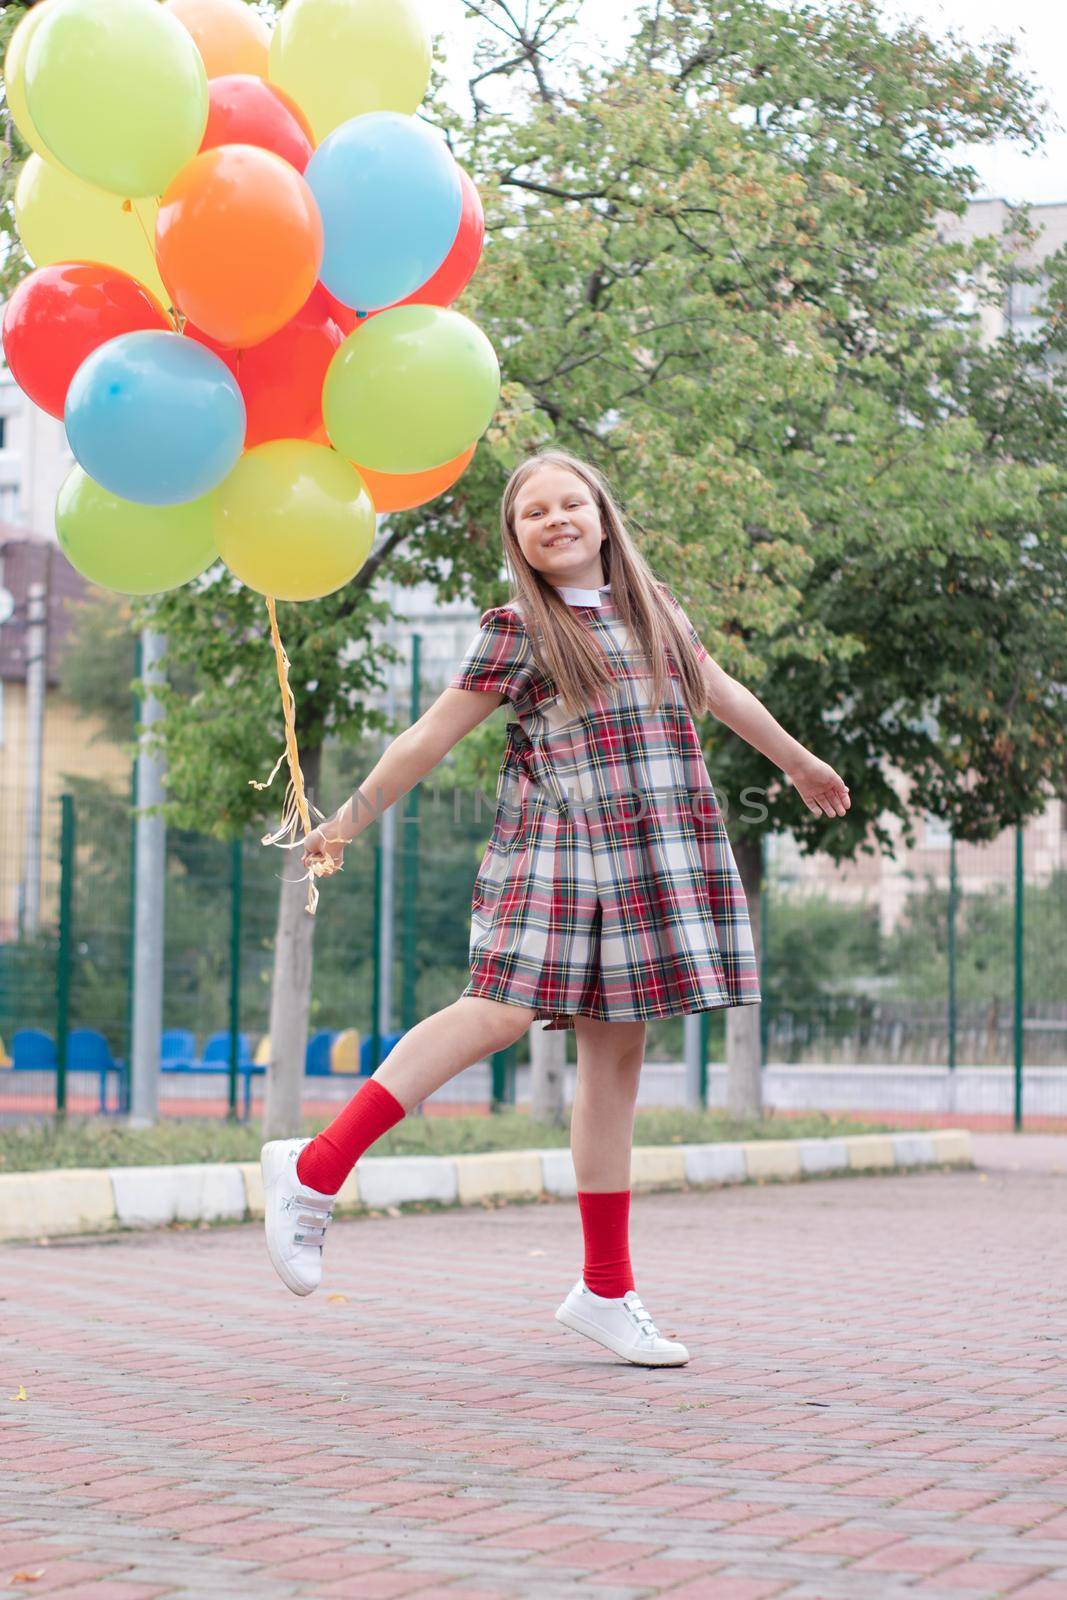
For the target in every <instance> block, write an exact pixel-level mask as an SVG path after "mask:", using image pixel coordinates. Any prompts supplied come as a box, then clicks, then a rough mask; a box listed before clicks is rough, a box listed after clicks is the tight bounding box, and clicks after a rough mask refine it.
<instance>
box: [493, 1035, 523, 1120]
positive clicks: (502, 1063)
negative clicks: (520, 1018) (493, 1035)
mask: <svg viewBox="0 0 1067 1600" xmlns="http://www.w3.org/2000/svg"><path fill="white" fill-rule="evenodd" d="M518 1049H519V1047H518V1045H517V1044H509V1045H506V1046H505V1047H504V1049H503V1050H494V1051H493V1054H492V1055H491V1056H490V1057H489V1061H490V1065H491V1066H492V1069H493V1088H492V1093H491V1099H490V1102H489V1110H490V1112H493V1113H496V1112H499V1111H503V1110H504V1108H505V1107H506V1106H509V1105H514V1104H515V1057H516V1055H517V1054H518Z"/></svg>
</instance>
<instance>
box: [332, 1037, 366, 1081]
mask: <svg viewBox="0 0 1067 1600" xmlns="http://www.w3.org/2000/svg"><path fill="white" fill-rule="evenodd" d="M330 1071H331V1073H333V1072H338V1073H350V1074H351V1073H358V1071H359V1033H358V1031H357V1030H356V1029H355V1028H345V1030H344V1031H343V1032H342V1033H339V1034H338V1035H337V1038H336V1039H335V1040H334V1041H333V1046H332V1048H331V1050H330Z"/></svg>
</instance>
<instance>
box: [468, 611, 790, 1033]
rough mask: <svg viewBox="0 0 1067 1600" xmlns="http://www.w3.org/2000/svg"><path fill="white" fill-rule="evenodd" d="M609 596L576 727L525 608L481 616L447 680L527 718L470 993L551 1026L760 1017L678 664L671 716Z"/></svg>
mask: <svg viewBox="0 0 1067 1600" xmlns="http://www.w3.org/2000/svg"><path fill="white" fill-rule="evenodd" d="M581 592H582V593H583V594H586V595H588V591H581ZM666 595H667V598H668V599H669V601H670V602H671V604H672V605H673V606H674V607H675V609H676V611H677V612H678V613H679V614H680V616H681V619H682V621H683V623H684V625H685V626H686V627H687V628H688V631H689V634H690V637H691V638H692V640H693V643H694V647H695V648H696V650H697V653H698V655H699V656H700V658H701V659H702V660H706V659H707V651H706V650H705V649H704V646H703V644H702V643H701V642H700V639H699V637H698V635H697V633H696V631H695V629H694V628H693V625H692V623H691V622H690V621H689V619H688V617H687V616H686V614H685V612H684V610H683V609H682V607H681V605H680V604H679V602H678V600H677V599H676V598H675V596H674V595H673V594H671V593H670V591H669V590H667V591H666ZM600 596H601V602H602V603H601V604H600V606H596V605H578V606H577V607H576V608H575V609H576V613H577V615H578V617H579V618H580V619H581V620H582V621H583V622H585V623H586V625H587V626H588V627H589V628H590V629H592V631H593V632H594V634H595V635H596V638H597V641H598V643H599V644H600V645H601V647H602V649H603V650H604V652H605V654H606V656H607V659H608V664H609V668H610V671H611V674H612V679H613V682H612V683H611V685H609V686H608V687H607V688H606V689H605V690H604V691H602V692H601V693H600V694H599V695H598V696H597V698H596V699H595V700H594V701H593V702H592V703H591V704H590V705H589V706H588V707H587V709H586V710H585V711H584V712H583V713H582V715H580V716H573V715H572V714H571V713H570V711H568V710H567V709H566V708H565V707H564V705H563V703H562V700H561V699H560V696H559V693H558V691H557V688H556V685H555V683H554V682H553V681H552V679H551V678H549V677H547V676H546V675H545V674H544V673H542V672H541V670H540V669H539V668H538V667H537V666H536V664H535V662H534V660H533V654H532V647H531V644H530V640H529V638H528V636H527V633H526V629H525V627H524V625H523V622H522V619H521V617H520V615H519V613H518V611H517V610H516V609H514V608H513V607H514V603H513V604H512V605H508V606H497V607H494V608H492V609H490V610H488V611H486V612H484V613H483V615H482V617H481V619H480V625H479V632H478V634H477V635H476V637H475V638H474V639H473V640H472V642H471V644H470V646H469V647H468V649H467V652H466V654H465V656H464V658H463V661H462V663H461V665H460V668H459V670H458V672H457V673H456V674H455V676H454V677H453V678H452V679H451V682H450V685H449V686H450V687H451V688H455V689H476V690H481V691H483V692H493V691H495V692H497V693H499V694H504V695H506V696H507V698H508V700H509V701H510V702H511V705H512V707H513V709H514V711H515V715H516V719H517V720H515V721H509V722H508V724H507V745H506V748H505V752H504V759H503V761H502V763H501V766H500V772H499V776H498V780H497V791H496V801H497V807H496V816H495V818H494V821H493V828H492V833H491V835H490V838H489V843H488V846H487V848H486V851H485V855H484V856H483V858H482V862H481V865H480V866H479V868H478V872H477V876H476V877H475V880H474V895H473V900H472V904H471V934H470V971H471V978H470V982H469V983H468V985H467V987H466V988H465V989H464V990H463V994H464V995H473V996H478V997H482V998H485V999H489V1000H499V1001H503V1002H505V1003H509V1004H511V1005H518V1006H530V1007H532V1008H533V1009H534V1012H535V1016H536V1017H537V1018H538V1019H547V1025H548V1027H550V1028H555V1029H560V1028H573V1027H574V1017H575V1015H578V1016H586V1017H598V1018H600V1019H601V1020H602V1021H607V1022H619V1021H632V1020H634V1019H635V1018H647V1017H671V1016H679V1015H683V1014H686V1013H691V1012H698V1011H711V1010H715V1009H718V1008H720V1007H723V1006H740V1005H756V1004H758V1003H759V1000H760V991H759V982H758V973H757V966H756V958H755V953H754V950H753V943H752V931H751V928H750V926H749V919H748V907H747V904H746V901H745V895H744V890H743V888H742V886H741V879H740V875H739V873H738V870H737V866H736V863H735V861H734V857H733V852H732V851H731V848H730V841H729V839H728V837H727V833H726V828H725V825H724V823H723V818H722V813H721V812H720V810H719V806H718V803H717V801H716V798H715V792H714V789H713V787H712V782H711V778H710V776H709V774H708V769H707V766H706V765H705V762H704V755H703V751H702V749H701V745H700V739H699V736H698V734H697V730H696V727H695V726H694V723H693V720H692V718H691V716H690V714H689V710H688V708H687V706H686V702H685V699H684V697H683V695H682V692H681V679H680V676H679V674H678V671H677V668H676V666H675V664H674V661H673V660H672V659H671V658H669V657H668V660H667V668H668V672H669V674H670V677H669V679H668V684H667V693H666V696H665V700H664V704H663V705H662V706H661V707H660V709H659V710H658V711H651V710H650V709H649V700H650V690H651V676H650V671H649V667H648V665H647V663H646V659H645V657H644V654H643V652H641V650H640V647H639V646H637V645H636V644H635V643H634V642H633V641H632V640H631V637H630V635H629V633H628V632H627V630H626V629H625V627H624V626H623V624H622V623H621V621H620V620H619V617H618V613H617V611H616V609H615V606H614V605H613V603H612V600H611V595H610V592H609V591H608V590H607V588H605V589H602V590H601V591H600Z"/></svg>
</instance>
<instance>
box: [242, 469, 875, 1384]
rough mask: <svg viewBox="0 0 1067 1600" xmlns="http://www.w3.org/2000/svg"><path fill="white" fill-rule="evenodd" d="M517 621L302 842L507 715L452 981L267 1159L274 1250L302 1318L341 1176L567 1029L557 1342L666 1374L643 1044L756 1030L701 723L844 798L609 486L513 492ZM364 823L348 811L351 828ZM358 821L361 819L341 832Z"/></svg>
mask: <svg viewBox="0 0 1067 1600" xmlns="http://www.w3.org/2000/svg"><path fill="white" fill-rule="evenodd" d="M501 532H502V537H503V541H504V553H505V557H506V559H507V563H508V567H509V569H510V571H511V574H512V576H513V579H514V586H515V590H516V593H515V596H514V598H513V599H512V600H511V601H509V602H508V604H507V605H504V606H497V607H494V608H492V609H490V610H489V611H486V612H485V613H484V614H483V616H482V618H481V622H480V629H479V632H478V634H477V636H476V637H475V638H474V640H473V641H472V643H471V645H470V647H469V649H468V651H467V654H466V657H465V658H464V660H463V662H462V664H461V666H460V668H459V671H458V672H457V673H456V675H455V677H454V678H453V679H452V680H451V683H450V684H449V686H448V688H446V689H445V691H444V693H443V694H441V695H440V697H439V698H438V699H437V701H436V702H435V703H434V704H433V705H432V706H431V707H430V709H429V710H428V711H427V712H426V713H425V715H423V716H422V717H420V718H419V720H418V722H416V723H415V724H414V725H413V726H412V727H410V728H408V729H407V730H406V731H405V732H403V733H401V734H400V735H399V736H398V737H397V738H396V739H394V740H393V742H392V743H391V745H390V746H389V748H388V750H387V751H386V752H385V754H384V755H383V756H382V758H381V760H380V761H379V762H378V764H377V766H376V767H375V768H374V770H373V771H372V772H371V773H370V775H369V776H368V778H367V779H366V782H365V783H364V785H363V787H362V789H360V790H357V791H356V793H355V794H354V795H353V796H352V798H351V799H350V800H348V801H346V802H345V804H344V805H343V806H342V807H341V809H340V811H338V812H337V813H336V814H335V815H334V816H333V817H331V818H329V819H328V820H327V821H326V822H324V823H323V824H322V826H321V827H319V828H316V829H315V831H314V832H313V833H312V834H310V835H309V837H308V839H307V840H306V842H305V847H304V855H303V861H304V864H305V866H308V867H310V866H311V864H312V862H314V861H315V860H316V859H320V858H322V857H324V856H325V855H326V854H327V853H328V854H329V855H330V856H332V857H333V858H334V860H335V861H337V862H338V863H339V862H340V860H341V857H342V854H343V851H344V846H345V845H346V844H347V843H348V842H349V841H350V840H352V839H354V838H356V837H357V835H358V834H359V833H360V832H361V831H362V830H363V828H365V827H366V826H367V825H368V824H369V823H370V822H371V821H372V820H373V819H374V816H375V814H376V809H377V811H379V812H380V811H381V810H382V809H384V808H385V807H386V806H389V805H392V804H393V803H394V802H395V801H396V800H397V799H399V798H400V796H402V795H404V794H406V793H407V792H408V790H409V789H411V788H412V787H413V786H414V785H415V784H416V783H418V782H420V780H421V779H423V778H425V777H426V775H427V773H429V772H431V771H432V770H433V768H434V767H435V766H436V765H437V763H438V762H439V761H440V760H441V758H442V757H443V756H444V755H445V754H446V753H447V752H448V751H449V750H451V748H452V747H453V745H455V744H456V743H457V742H458V741H459V740H460V739H462V738H463V737H464V736H465V735H466V734H468V733H469V732H470V731H471V729H472V728H474V727H476V726H477V724H478V723H480V722H482V721H484V719H485V718H486V717H487V716H489V715H490V714H491V713H492V712H493V711H495V710H496V708H497V707H498V706H499V705H501V704H502V703H503V701H504V700H509V701H510V702H511V705H512V707H513V708H514V711H515V715H516V718H517V720H516V721H512V722H509V723H508V726H507V734H508V739H507V748H506V751H505V754H504V760H503V763H502V765H501V768H500V775H499V780H498V784H497V811H496V817H495V820H494V823H493V829H492V833H491V836H490V839H489V844H488V847H487V849H486V852H485V856H484V858H483V860H482V863H481V866H480V867H479V869H478V874H477V877H476V879H475V884H474V900H473V905H472V915H471V937H470V968H471V980H470V982H469V983H468V985H467V987H466V988H465V989H464V991H463V993H462V994H461V995H460V997H459V999H458V1000H456V1001H455V1003H454V1004H453V1005H451V1006H447V1007H446V1008H445V1009H444V1010H443V1011H439V1012H437V1013H436V1014H435V1015H434V1016H431V1017H427V1018H426V1019H425V1021H423V1022H420V1023H419V1024H418V1026H417V1027H415V1028H412V1029H411V1030H410V1032H408V1033H406V1034H405V1035H404V1037H403V1038H402V1039H401V1040H400V1041H399V1042H398V1043H397V1044H396V1045H395V1046H394V1047H393V1049H392V1050H391V1051H390V1053H389V1056H388V1058H387V1059H386V1060H385V1061H384V1062H383V1063H382V1065H381V1066H380V1067H379V1068H378V1070H377V1071H376V1072H375V1074H374V1076H373V1077H372V1078H370V1079H368V1081H367V1082H366V1083H365V1084H364V1085H363V1087H362V1088H361V1089H360V1090H359V1092H358V1093H357V1094H356V1095H355V1096H354V1097H353V1098H352V1100H351V1101H350V1102H349V1103H348V1105H347V1106H346V1107H345V1108H344V1109H343V1110H342V1111H341V1113H340V1115H339V1116H337V1117H336V1118H335V1119H334V1121H333V1122H331V1123H330V1125H329V1126H328V1127H327V1128H325V1129H324V1130H323V1131H322V1132H321V1133H320V1134H319V1135H318V1137H317V1138H315V1139H310V1140H307V1139H281V1140H274V1141H272V1142H271V1143H269V1144H266V1145H264V1147H263V1155H262V1166H263V1178H264V1189H265V1197H266V1231H267V1247H268V1250H269V1252H270V1257H271V1260H272V1262H273V1263H274V1266H275V1268H276V1269H277V1271H278V1273H279V1275H280V1277H281V1278H282V1280H283V1282H284V1283H286V1284H287V1285H288V1287H289V1288H290V1289H292V1290H293V1292H294V1293H296V1294H310V1293H311V1292H312V1290H313V1289H315V1288H316V1287H317V1286H318V1283H319V1281H320V1278H321V1274H322V1247H323V1241H324V1238H325V1234H326V1227H327V1224H328V1223H329V1221H330V1218H331V1216H332V1210H331V1207H332V1204H333V1201H334V1200H335V1199H336V1196H337V1192H338V1190H339V1189H340V1188H341V1185H342V1184H343V1182H344V1181H345V1179H346V1177H347V1176H348V1174H349V1173H350V1172H351V1170H352V1168H353V1166H354V1165H355V1163H356V1162H357V1161H358V1160H359V1158H360V1156H361V1155H363V1153H364V1152H365V1151H366V1150H368V1149H369V1148H370V1146H371V1145H372V1144H374V1142H375V1141H376V1140H377V1139H379V1138H380V1137H381V1136H382V1134H384V1133H385V1132H386V1131H387V1130H388V1129H389V1128H391V1127H393V1126H394V1125H395V1124H396V1123H398V1122H399V1121H400V1120H401V1119H402V1118H403V1117H404V1116H406V1115H407V1113H408V1112H409V1111H411V1110H412V1109H413V1108H414V1107H415V1106H416V1105H418V1104H419V1103H420V1102H421V1101H423V1100H425V1099H426V1098H427V1096H429V1095H432V1094H433V1093H434V1091H435V1090H436V1089H439V1088H440V1087H441V1085H442V1084H444V1083H447V1082H448V1080H449V1079H450V1078H452V1077H454V1076H455V1075H456V1073H458V1072H462V1071H464V1069H465V1068H467V1067H469V1066H471V1065H472V1064H473V1063H474V1062H476V1061H481V1060H484V1059H485V1057H487V1056H488V1055H491V1054H492V1052H493V1051H496V1050H502V1049H504V1048H506V1047H507V1046H508V1045H510V1044H513V1043H514V1042H515V1040H517V1039H518V1038H519V1037H520V1035H522V1034H523V1033H524V1032H525V1031H526V1029H527V1028H528V1027H529V1026H530V1023H531V1022H533V1021H534V1020H535V1019H541V1018H543V1019H546V1020H547V1024H548V1026H549V1027H550V1028H573V1029H574V1031H575V1035H576V1046H577V1057H578V1078H577V1087H576V1092H575V1098H574V1105H573V1108H572V1115H571V1150H572V1152H573V1157H574V1170H575V1177H576V1180H577V1194H578V1208H579V1213H580V1216H581V1224H582V1232H583V1237H584V1254H585V1259H584V1268H583V1272H582V1275H581V1277H580V1278H579V1279H578V1282H577V1284H576V1285H575V1287H574V1288H573V1289H572V1290H571V1292H570V1294H569V1295H568V1296H567V1298H566V1299H565V1300H564V1302H563V1304H562V1305H561V1306H560V1308H559V1310H558V1311H557V1312H556V1318H557V1320H558V1321H559V1322H561V1323H563V1324H564V1325H565V1326H566V1327H568V1328H572V1329H574V1330H575V1331H577V1332H579V1333H583V1334H586V1335H588V1336H589V1337H590V1338H592V1339H595V1340H597V1342H598V1343H600V1344H602V1345H604V1346H605V1347H606V1348H607V1349H609V1350H612V1351H614V1352H615V1354H616V1355H618V1356H621V1357H623V1359H625V1360H627V1361H631V1362H634V1363H635V1364H637V1365H640V1366H679V1365H682V1364H683V1363H684V1362H686V1361H688V1359H689V1354H688V1351H687V1350H686V1348H685V1346H684V1345H682V1344H679V1343H677V1342H676V1341H672V1340H670V1339H665V1338H663V1337H662V1335H661V1334H660V1333H659V1330H658V1329H657V1327H656V1325H655V1323H654V1322H653V1320H652V1318H651V1317H650V1316H649V1314H648V1312H647V1311H646V1310H645V1308H644V1306H643V1304H642V1302H641V1300H640V1298H639V1296H638V1294H637V1292H636V1289H635V1287H634V1276H633V1271H632V1268H631V1265H630V1255H629V1204H630V1149H631V1140H632V1136H633V1120H634V1111H635V1106H636V1100H637V1085H638V1078H639V1075H640V1071H641V1062H642V1058H643V1054H644V1043H645V1019H646V1018H648V1017H668V1016H678V1015H680V1014H684V1013H687V1012H698V1011H708V1010H714V1009H716V1008H718V1007H722V1006H742V1005H756V1004H758V1002H759V999H760V993H759V986H758V983H757V972H756V959H755V953H754V950H753V942H752V933H751V929H750V927H749V921H748V910H747V906H746V903H745V897H744V892H743V890H742V887H741V882H740V878H739V875H738V872H737V868H736V865H735V862H734V858H733V854H732V852H731V849H730V844H729V840H728V838H727V835H726V830H725V827H724V825H723V820H722V815H721V813H720V811H719V808H718V805H717V804H716V800H715V794H714V790H713V789H712V785H711V779H710V777H709V775H708V770H707V767H706V766H705V763H704V758H703V754H702V750H701V745H700V739H699V736H698V734H697V730H696V727H695V725H694V719H695V718H697V717H699V716H700V715H702V714H703V713H704V711H705V710H710V711H712V712H713V713H714V714H715V715H716V716H717V717H718V718H719V719H720V720H721V721H722V722H724V723H726V725H727V726H728V727H730V728H732V729H734V731H735V732H736V733H738V734H739V735H740V736H741V737H742V738H744V739H747V740H748V741H749V743H750V744H752V745H754V746H755V748H756V749H757V750H759V751H761V752H762V753H763V754H764V755H765V756H767V758H768V759H769V760H770V761H772V762H773V763H774V764H775V765H776V766H778V767H780V768H781V769H782V771H783V772H784V773H785V774H786V776H787V777H788V778H789V780H790V782H791V783H792V784H793V785H794V786H795V787H796V789H797V790H798V791H799V793H800V794H801V796H802V797H803V799H804V802H805V804H806V805H807V807H808V809H809V810H810V811H813V812H815V813H816V815H825V816H835V815H836V816H843V815H844V813H845V812H846V810H847V809H848V807H849V803H850V802H849V793H848V788H847V786H846V785H845V784H844V782H843V781H842V780H841V778H839V777H838V775H837V773H836V772H835V771H834V770H833V768H832V767H830V766H828V765H827V764H826V762H825V761H820V760H818V759H817V758H816V757H815V756H814V755H812V754H811V752H810V751H808V750H806V749H804V747H803V746H802V745H800V744H798V743H797V741H796V740H795V739H793V738H791V737H790V735H789V734H788V733H786V732H785V730H784V729H783V728H782V727H781V726H780V725H779V724H778V723H777V722H776V721H775V719H774V718H773V717H772V716H771V715H770V713H769V712H768V711H767V710H766V708H765V707H764V706H763V705H762V704H761V703H760V701H759V700H757V699H756V698H755V696H754V695H752V694H750V693H749V691H748V690H747V689H745V688H743V687H742V685H741V684H740V683H738V682H736V681H735V680H734V679H733V678H731V677H729V676H728V675H727V674H726V673H725V672H723V670H722V669H721V668H720V667H719V666H718V665H717V664H716V663H715V662H714V661H713V660H712V659H711V657H710V656H709V655H708V653H707V651H706V650H705V649H704V646H703V645H702V644H701V642H700V639H699V638H698V636H697V634H696V632H695V630H694V628H693V626H692V624H691V623H690V622H689V619H688V617H687V616H686V614H685V612H684V610H683V609H682V607H681V606H680V605H679V603H678V601H677V600H676V599H675V597H674V595H673V594H672V593H671V592H670V590H669V589H668V588H667V587H666V586H665V585H664V584H661V583H659V582H657V580H656V579H655V577H654V576H653V574H652V573H651V572H650V570H649V568H648V566H647V565H646V563H645V561H644V560H643V558H642V556H641V553H640V551H639V550H638V549H637V547H636V545H635V544H634V542H633V540H632V539H631V537H630V535H629V534H628V532H627V531H626V528H625V526H624V525H623V521H622V518H621V516H620V513H619V509H618V507H617V505H616V503H615V500H614V498H613V497H612V494H611V491H610V489H609V488H608V486H607V484H606V482H605V480H604V479H603V478H602V477H601V475H600V474H599V473H598V472H597V471H596V470H595V469H594V468H592V467H590V466H587V465H586V464H585V463H584V462H581V461H578V460H576V459H575V458H574V457H573V456H570V455H567V454H564V453H563V452H561V451H558V450H549V451H544V452H541V453H540V454H538V455H535V456H533V457H531V458H530V459H529V460H527V461H525V462H523V464H522V465H521V466H519V467H518V468H516V470H515V471H514V472H513V473H512V475H511V477H510V479H509V481H508V484H507V487H506V489H505V491H504V499H503V503H502V506H501ZM364 807H365V808H366V809H365V810H364V809H363V808H364ZM357 809H358V810H359V815H357Z"/></svg>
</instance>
